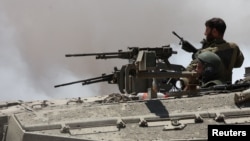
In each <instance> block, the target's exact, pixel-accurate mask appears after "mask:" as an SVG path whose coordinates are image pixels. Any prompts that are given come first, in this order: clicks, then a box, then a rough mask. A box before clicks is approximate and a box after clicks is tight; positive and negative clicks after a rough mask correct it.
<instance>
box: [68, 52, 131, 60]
mask: <svg viewBox="0 0 250 141" xmlns="http://www.w3.org/2000/svg"><path fill="white" fill-rule="evenodd" d="M131 54H132V52H131V51H126V52H123V51H122V50H119V51H118V52H106V53H82V54H66V55H65V57H82V56H96V59H110V58H121V59H131V58H132V57H133V56H132V55H131Z"/></svg>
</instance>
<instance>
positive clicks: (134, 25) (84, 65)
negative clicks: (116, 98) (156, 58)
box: [0, 0, 250, 101]
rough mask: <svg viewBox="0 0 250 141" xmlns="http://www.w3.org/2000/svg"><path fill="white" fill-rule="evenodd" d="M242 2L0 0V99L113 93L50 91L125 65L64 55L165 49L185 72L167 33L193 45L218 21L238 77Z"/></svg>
mask: <svg viewBox="0 0 250 141" xmlns="http://www.w3.org/2000/svg"><path fill="white" fill-rule="evenodd" d="M249 6H250V1H248V0H237V1H235V0H220V1H217V0H203V1H200V0H192V1H183V0H164V1H163V0H154V1H152V0H136V1H134V0H133V1H127V0H120V1H117V0H105V1H103V0H91V1H90V0H71V1H69V0H42V1H34V0H22V1H20V0H11V1H9V0H1V1H0V47H1V52H0V58H1V61H0V79H1V85H0V88H1V96H0V101H6V100H19V99H20V100H35V99H55V98H58V99H60V98H72V97H84V96H86V97H88V96H95V95H102V94H109V93H112V92H119V91H118V88H117V86H116V85H110V84H107V83H105V82H103V83H98V84H92V85H86V86H82V85H81V84H80V83H79V84H74V85H70V86H65V87H60V88H54V85H57V84H61V83H67V82H72V81H77V80H81V79H87V78H90V77H97V76H100V75H101V74H102V73H106V74H109V73H112V71H113V68H114V67H115V66H117V67H118V68H119V67H121V65H122V64H125V63H127V60H119V59H111V60H96V59H95V57H75V58H72V57H71V58H66V57H65V54H71V53H92V52H116V51H118V50H120V49H121V50H124V51H125V50H126V49H127V47H128V46H138V47H160V46H163V45H168V44H170V45H171V46H172V47H173V49H174V50H176V51H178V54H174V55H173V56H172V57H171V58H170V62H171V63H176V64H182V65H183V66H186V65H187V64H188V63H189V61H190V60H191V54H189V53H187V52H185V51H183V50H181V49H180V46H179V45H178V43H179V40H178V39H177V38H176V37H175V36H174V35H172V31H176V32H177V33H178V34H180V35H181V36H183V37H184V38H185V39H187V40H189V41H190V42H191V43H193V44H194V45H196V46H197V47H199V46H200V43H199V42H200V41H201V40H202V38H204V35H203V33H204V30H205V26H204V22H205V21H206V20H207V19H210V18H212V17H221V18H223V19H224V20H225V21H226V23H227V31H226V33H225V39H226V40H227V41H232V42H236V43H237V44H238V45H239V46H240V48H241V49H242V50H243V52H244V55H245V62H244V64H243V66H242V67H241V68H239V69H235V70H234V74H233V79H234V80H236V79H239V78H242V77H243V75H244V73H245V72H244V71H245V70H244V67H246V66H250V64H249V62H248V60H249V58H248V52H249V49H248V46H249V45H250V43H249V39H248V38H249V34H250V33H249V31H250V26H249V25H250V20H249V19H250V11H249Z"/></svg>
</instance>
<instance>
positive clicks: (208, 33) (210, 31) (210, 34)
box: [204, 26, 214, 41]
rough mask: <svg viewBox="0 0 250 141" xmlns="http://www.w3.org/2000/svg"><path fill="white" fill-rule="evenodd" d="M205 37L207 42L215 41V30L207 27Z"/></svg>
mask: <svg viewBox="0 0 250 141" xmlns="http://www.w3.org/2000/svg"><path fill="white" fill-rule="evenodd" d="M204 35H205V36H206V40H207V41H212V40H214V35H213V28H210V27H208V26H207V27H206V30H205V33H204Z"/></svg>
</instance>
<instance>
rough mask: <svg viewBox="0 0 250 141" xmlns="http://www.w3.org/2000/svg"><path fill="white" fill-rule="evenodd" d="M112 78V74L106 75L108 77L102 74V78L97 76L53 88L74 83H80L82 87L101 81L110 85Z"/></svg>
mask: <svg viewBox="0 0 250 141" xmlns="http://www.w3.org/2000/svg"><path fill="white" fill-rule="evenodd" d="M113 76H114V74H108V75H106V74H102V76H99V77H94V78H89V79H84V80H79V81H74V82H69V83H64V84H60V85H55V86H54V87H55V88H57V87H61V86H66V85H72V84H76V83H82V85H87V84H92V83H97V82H102V81H108V83H111V81H112V80H113Z"/></svg>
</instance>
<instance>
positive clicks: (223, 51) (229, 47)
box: [187, 40, 244, 83]
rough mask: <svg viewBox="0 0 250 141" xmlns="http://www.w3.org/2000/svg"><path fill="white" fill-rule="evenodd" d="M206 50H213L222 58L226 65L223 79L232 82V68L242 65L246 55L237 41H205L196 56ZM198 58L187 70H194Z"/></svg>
mask: <svg viewBox="0 0 250 141" xmlns="http://www.w3.org/2000/svg"><path fill="white" fill-rule="evenodd" d="M204 51H211V52H214V53H216V54H217V55H218V56H219V57H220V58H221V60H222V62H223V66H224V73H223V80H224V81H225V82H227V83H232V70H233V68H239V67H241V66H242V64H243V61H244V56H243V54H242V52H241V51H240V49H239V47H238V45H236V44H235V43H228V42H226V41H225V40H214V41H212V42H206V41H205V42H203V47H202V48H201V49H199V50H198V51H197V52H196V53H195V54H194V57H195V58H196V57H197V56H198V55H199V54H200V53H202V52H204ZM196 63H197V59H194V60H193V61H192V62H191V63H190V64H189V65H188V67H187V70H189V71H192V70H194V66H195V65H196Z"/></svg>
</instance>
